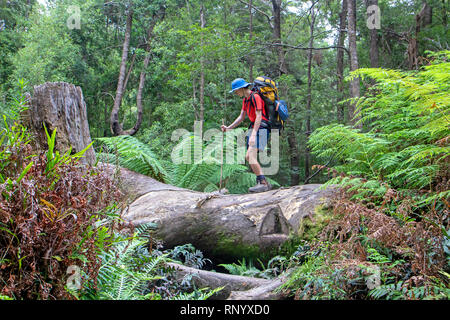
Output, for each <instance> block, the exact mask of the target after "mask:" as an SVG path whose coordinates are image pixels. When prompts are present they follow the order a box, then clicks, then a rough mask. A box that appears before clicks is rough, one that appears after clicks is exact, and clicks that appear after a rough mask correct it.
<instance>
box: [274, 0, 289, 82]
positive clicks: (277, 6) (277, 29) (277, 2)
mask: <svg viewBox="0 0 450 320" xmlns="http://www.w3.org/2000/svg"><path fill="white" fill-rule="evenodd" d="M272 13H273V42H274V43H275V44H281V43H282V42H281V0H272ZM275 47H276V50H277V53H278V66H279V70H278V71H279V73H280V75H282V74H287V73H288V71H287V67H286V60H285V58H284V49H283V47H282V46H281V45H276V46H275Z"/></svg>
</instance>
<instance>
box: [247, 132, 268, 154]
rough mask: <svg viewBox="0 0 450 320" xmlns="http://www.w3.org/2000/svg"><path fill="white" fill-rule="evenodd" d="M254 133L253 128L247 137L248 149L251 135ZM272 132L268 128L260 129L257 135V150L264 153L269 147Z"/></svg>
mask: <svg viewBox="0 0 450 320" xmlns="http://www.w3.org/2000/svg"><path fill="white" fill-rule="evenodd" d="M252 132H253V128H250V129H249V130H248V133H247V135H246V136H245V146H246V148H247V149H248V140H249V139H250V135H251V134H252ZM269 135H270V130H269V129H266V128H259V129H258V132H257V133H256V148H257V149H258V150H259V151H263V150H264V148H265V147H266V146H267V142H269Z"/></svg>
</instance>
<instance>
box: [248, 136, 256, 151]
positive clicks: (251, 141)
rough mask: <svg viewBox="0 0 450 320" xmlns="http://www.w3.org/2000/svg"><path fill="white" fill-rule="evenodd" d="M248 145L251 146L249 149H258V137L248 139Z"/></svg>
mask: <svg viewBox="0 0 450 320" xmlns="http://www.w3.org/2000/svg"><path fill="white" fill-rule="evenodd" d="M248 145H249V147H253V148H255V147H256V136H254V135H251V136H250V139H248Z"/></svg>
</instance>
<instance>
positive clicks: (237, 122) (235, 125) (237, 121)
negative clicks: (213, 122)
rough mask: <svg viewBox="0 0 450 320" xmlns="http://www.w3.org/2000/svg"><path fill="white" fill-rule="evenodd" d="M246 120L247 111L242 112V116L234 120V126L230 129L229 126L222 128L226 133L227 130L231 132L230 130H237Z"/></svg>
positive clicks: (230, 126)
mask: <svg viewBox="0 0 450 320" xmlns="http://www.w3.org/2000/svg"><path fill="white" fill-rule="evenodd" d="M244 119H245V111H244V110H241V114H240V115H239V116H238V117H237V118H236V120H234V122H233V123H232V124H230V125H229V126H228V127H227V126H222V130H223V131H226V130H230V129H234V128H236V127H237V126H238V125H239V124H240V123H241V122H242V121H244Z"/></svg>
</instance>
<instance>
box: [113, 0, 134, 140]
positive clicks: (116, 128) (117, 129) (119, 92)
mask: <svg viewBox="0 0 450 320" xmlns="http://www.w3.org/2000/svg"><path fill="white" fill-rule="evenodd" d="M132 24H133V8H132V5H131V4H130V7H129V8H128V13H127V22H126V29H125V38H124V40H123V46H122V60H121V62H120V69H119V79H118V81H117V89H116V98H115V100H114V106H113V109H112V111H111V118H110V126H111V132H112V134H113V135H114V136H117V135H120V134H121V132H122V126H121V124H120V123H119V110H120V106H121V104H122V98H123V94H124V82H125V74H126V66H127V60H128V51H129V48H130V38H131V27H132Z"/></svg>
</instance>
